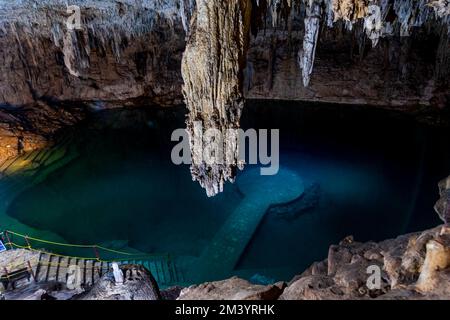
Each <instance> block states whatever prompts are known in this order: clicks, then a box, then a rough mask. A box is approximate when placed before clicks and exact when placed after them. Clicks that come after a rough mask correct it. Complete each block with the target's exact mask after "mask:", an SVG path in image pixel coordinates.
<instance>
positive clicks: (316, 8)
mask: <svg viewBox="0 0 450 320" xmlns="http://www.w3.org/2000/svg"><path fill="white" fill-rule="evenodd" d="M307 1H308V3H307V6H306V17H305V35H304V38H303V48H302V49H301V51H300V52H299V65H300V68H301V69H302V78H303V85H304V86H305V87H306V86H308V85H309V81H310V77H311V73H312V71H313V67H314V59H315V55H316V47H317V40H318V37H319V28H320V18H321V15H322V8H321V1H317V0H307Z"/></svg>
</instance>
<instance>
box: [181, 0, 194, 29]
mask: <svg viewBox="0 0 450 320" xmlns="http://www.w3.org/2000/svg"><path fill="white" fill-rule="evenodd" d="M194 9H195V0H180V13H179V15H180V18H181V23H182V25H183V29H184V31H185V32H186V33H188V32H189V24H190V21H191V17H192V14H193V13H194Z"/></svg>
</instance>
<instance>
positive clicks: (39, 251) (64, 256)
mask: <svg viewBox="0 0 450 320" xmlns="http://www.w3.org/2000/svg"><path fill="white" fill-rule="evenodd" d="M6 245H12V246H14V247H16V248H19V249H26V250H30V251H33V252H38V253H46V254H49V255H52V256H55V257H60V258H70V259H78V260H85V261H98V262H105V263H111V262H124V261H128V259H114V260H103V259H100V258H97V257H78V256H67V255H62V254H57V253H53V252H47V251H43V250H37V249H34V248H32V247H30V246H21V245H19V244H17V243H14V242H8V243H6ZM155 257H161V258H162V257H164V258H165V259H169V255H141V256H139V258H135V259H133V260H149V259H148V258H155Z"/></svg>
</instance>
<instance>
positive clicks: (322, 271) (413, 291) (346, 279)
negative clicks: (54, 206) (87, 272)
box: [0, 226, 450, 300]
mask: <svg viewBox="0 0 450 320" xmlns="http://www.w3.org/2000/svg"><path fill="white" fill-rule="evenodd" d="M27 255H29V253H28V252H26V251H25V250H20V252H19V251H17V252H16V253H15V254H13V255H11V254H10V255H9V256H10V257H12V258H14V259H15V260H18V259H19V260H21V261H22V260H23V261H25V260H26V259H27ZM0 262H1V263H7V264H10V261H6V262H5V261H1V260H0ZM120 268H121V269H120V271H121V273H122V276H121V277H119V278H120V279H121V280H120V281H118V280H117V277H115V274H114V272H113V271H112V270H111V271H110V272H109V273H106V274H105V275H104V276H103V277H102V278H101V279H100V280H99V281H98V282H97V283H95V284H94V285H93V286H92V287H91V288H87V289H86V291H85V292H83V293H81V294H80V293H79V292H77V291H71V290H68V289H67V288H66V287H65V285H63V284H58V283H37V284H35V283H34V282H32V283H24V284H22V286H18V288H17V289H15V290H10V291H6V292H4V293H3V294H2V295H1V297H2V298H3V299H19V300H23V299H25V300H41V299H76V300H78V299H81V300H161V299H167V300H175V299H177V300H277V299H280V300H329V299H332V300H354V299H389V300H390V299H395V300H398V299H401V300H403V299H408V300H410V299H446V300H450V228H448V227H445V226H439V227H437V228H434V229H431V230H427V231H424V232H418V233H413V234H409V235H403V236H400V237H398V238H396V239H391V240H386V241H383V242H380V243H374V242H369V243H358V242H355V241H354V240H353V238H352V237H348V238H346V239H344V240H343V241H342V242H341V243H340V244H338V245H333V246H331V247H330V250H329V253H328V258H327V259H326V260H324V261H321V262H317V263H314V264H313V265H312V266H311V267H310V268H309V269H308V270H306V271H305V272H303V273H302V274H301V275H299V276H297V277H295V278H294V279H292V280H291V281H290V282H289V283H284V282H279V283H276V284H272V285H258V284H252V283H250V282H249V281H247V280H243V279H239V278H231V279H227V280H223V281H217V282H210V283H204V284H200V285H194V286H190V287H187V288H180V287H174V288H169V289H167V290H163V291H160V290H159V288H158V286H157V284H156V282H155V280H154V279H153V277H152V275H151V274H150V273H149V272H148V271H147V270H146V269H144V268H143V267H142V266H137V265H127V266H121V267H120Z"/></svg>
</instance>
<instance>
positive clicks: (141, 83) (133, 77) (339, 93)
mask: <svg viewBox="0 0 450 320" xmlns="http://www.w3.org/2000/svg"><path fill="white" fill-rule="evenodd" d="M309 3H311V4H312V5H313V6H314V7H312V6H310V5H309ZM71 4H72V5H78V6H79V7H80V18H81V23H80V28H75V29H69V28H68V26H67V22H68V21H69V17H71V16H72V15H73V13H72V11H70V10H69V13H68V12H67V11H68V10H67V6H66V1H63V0H45V1H34V0H14V1H12V0H2V1H0V59H1V60H2V62H3V63H2V64H1V65H0V68H1V69H0V104H9V105H23V104H27V103H33V102H35V101H37V100H51V101H83V102H89V103H92V104H94V105H95V106H97V107H102V106H106V107H107V106H111V105H112V106H114V105H124V104H133V105H135V104H140V105H142V104H159V105H164V106H170V105H174V104H180V103H182V102H183V96H182V88H181V87H182V77H181V58H182V54H183V52H184V50H185V47H186V40H185V39H186V32H187V31H188V29H189V23H188V21H189V20H190V17H191V15H192V14H193V11H194V8H195V1H194V0H155V1H153V0H139V1H134V0H121V1H109V0H101V1H94V0H74V1H71ZM252 4H253V10H252V17H251V19H252V26H251V28H252V33H253V37H252V38H251V43H250V50H249V54H248V61H249V63H248V67H247V69H246V70H245V71H246V72H245V75H246V80H245V83H246V86H245V96H246V97H247V98H259V99H260V98H267V99H296V100H308V101H325V102H338V103H357V104H376V105H384V106H389V105H392V106H402V105H411V104H413V105H415V104H421V105H437V106H441V107H442V106H444V105H445V104H446V103H447V102H448V91H449V84H448V80H446V79H448V75H449V74H450V62H449V61H450V58H449V53H448V52H449V51H450V41H449V36H448V21H449V20H450V18H449V15H448V13H449V11H450V10H449V7H450V5H449V3H448V1H446V0H440V1H431V0H421V1H409V0H408V1H406V0H405V1H403V0H395V1H394V0H392V1H390V0H376V1H375V0H371V1H368V0H367V1H366V0H364V1H363V0H361V1H341V0H339V1H337V0H336V1H333V0H314V1H306V2H304V1H303V0H292V1H287V0H276V1H275V0H271V1H268V0H261V1H256V0H253V1H252ZM427 4H429V5H430V6H427ZM371 6H372V7H371ZM376 8H378V9H376ZM371 10H372V11H373V12H378V11H379V13H380V14H381V19H382V20H381V22H379V21H377V20H376V19H372V20H371V17H373V14H374V13H373V12H372V11H371ZM377 10H378V11H377ZM221 14H222V13H221ZM331 27H332V28H331ZM305 35H306V37H305ZM408 35H409V36H408ZM372 44H376V46H375V47H374V48H372ZM299 64H300V65H299ZM304 84H308V85H309V86H308V87H305V86H304Z"/></svg>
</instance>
